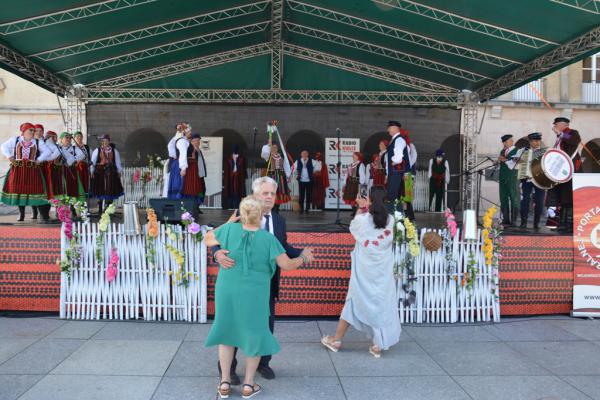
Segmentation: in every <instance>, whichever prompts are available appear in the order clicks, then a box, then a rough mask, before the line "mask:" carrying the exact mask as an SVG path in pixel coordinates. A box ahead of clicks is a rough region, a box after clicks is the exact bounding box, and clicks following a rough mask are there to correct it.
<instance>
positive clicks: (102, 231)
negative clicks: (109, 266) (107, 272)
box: [96, 203, 116, 264]
mask: <svg viewBox="0 0 600 400" xmlns="http://www.w3.org/2000/svg"><path fill="white" fill-rule="evenodd" d="M115 211H116V207H115V205H114V203H111V204H110V205H109V206H108V207H106V210H104V213H103V214H102V216H101V217H100V222H98V235H97V236H96V262H97V263H98V264H102V263H103V261H104V238H105V236H106V231H107V230H108V225H109V224H110V216H111V215H112V214H114V213H115Z"/></svg>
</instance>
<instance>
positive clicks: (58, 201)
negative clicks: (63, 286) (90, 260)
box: [50, 196, 88, 277]
mask: <svg viewBox="0 0 600 400" xmlns="http://www.w3.org/2000/svg"><path fill="white" fill-rule="evenodd" d="M50 203H51V204H52V205H53V206H54V207H55V208H56V215H57V216H58V220H59V221H60V222H62V224H63V232H64V234H65V237H66V238H67V240H68V241H69V245H68V247H67V248H66V249H65V257H64V258H63V259H61V260H60V261H57V264H58V265H59V266H60V270H61V271H62V272H65V273H66V274H67V276H69V277H70V276H71V271H72V270H73V269H75V268H79V264H80V263H81V256H82V255H83V247H81V244H80V243H79V235H77V234H76V233H73V219H72V213H71V207H73V208H74V209H75V212H77V213H78V214H79V215H80V216H81V218H82V219H83V220H84V221H85V222H87V221H88V214H87V207H86V205H85V202H83V201H81V200H78V199H76V198H74V197H69V196H60V197H57V198H54V199H52V200H50Z"/></svg>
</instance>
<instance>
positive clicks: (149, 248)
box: [146, 208, 158, 268]
mask: <svg viewBox="0 0 600 400" xmlns="http://www.w3.org/2000/svg"><path fill="white" fill-rule="evenodd" d="M146 215H147V216H148V226H147V230H146V260H147V261H148V264H149V265H150V267H152V268H154V266H155V265H156V246H155V239H156V238H157V237H158V218H157V217H156V212H155V211H154V209H153V208H147V209H146Z"/></svg>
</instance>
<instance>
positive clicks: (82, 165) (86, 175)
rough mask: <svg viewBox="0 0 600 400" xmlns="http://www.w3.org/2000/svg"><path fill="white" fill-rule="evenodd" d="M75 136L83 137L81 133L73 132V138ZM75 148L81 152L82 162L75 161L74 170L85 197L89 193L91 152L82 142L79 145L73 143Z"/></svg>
mask: <svg viewBox="0 0 600 400" xmlns="http://www.w3.org/2000/svg"><path fill="white" fill-rule="evenodd" d="M77 135H81V136H82V137H83V134H82V133H81V132H75V133H74V134H73V137H75V136H77ZM75 146H77V148H79V150H81V152H82V153H83V156H84V157H83V159H82V160H79V161H77V163H76V164H75V168H76V169H77V176H78V177H79V181H80V182H81V185H82V187H83V192H84V193H85V194H86V195H87V194H88V193H89V191H90V163H91V159H92V151H91V149H90V146H88V145H87V144H85V143H83V142H82V144H81V145H79V144H78V143H77V141H75Z"/></svg>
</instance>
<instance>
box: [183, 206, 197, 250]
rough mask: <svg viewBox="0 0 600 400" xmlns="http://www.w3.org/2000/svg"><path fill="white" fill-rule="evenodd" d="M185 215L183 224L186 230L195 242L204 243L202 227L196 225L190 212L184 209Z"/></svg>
mask: <svg viewBox="0 0 600 400" xmlns="http://www.w3.org/2000/svg"><path fill="white" fill-rule="evenodd" d="M182 211H183V214H181V223H182V224H183V227H184V229H185V230H186V231H187V233H189V234H190V235H191V236H192V238H193V239H194V241H195V242H196V243H197V242H201V241H202V232H201V229H200V225H199V224H198V223H196V221H195V220H194V217H193V216H192V214H190V213H189V212H187V211H185V210H184V209H182Z"/></svg>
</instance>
